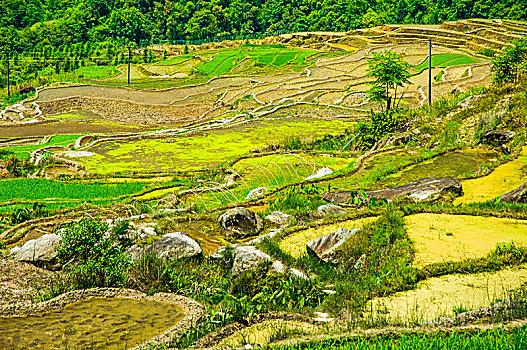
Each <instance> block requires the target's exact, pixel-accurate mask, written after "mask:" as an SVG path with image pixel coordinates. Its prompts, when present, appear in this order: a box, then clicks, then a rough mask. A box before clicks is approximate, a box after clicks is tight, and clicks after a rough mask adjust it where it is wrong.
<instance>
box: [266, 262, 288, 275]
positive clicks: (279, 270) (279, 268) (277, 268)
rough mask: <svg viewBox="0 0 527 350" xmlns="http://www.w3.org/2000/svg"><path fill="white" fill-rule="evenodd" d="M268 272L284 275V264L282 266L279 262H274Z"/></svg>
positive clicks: (285, 268)
mask: <svg viewBox="0 0 527 350" xmlns="http://www.w3.org/2000/svg"><path fill="white" fill-rule="evenodd" d="M269 270H270V271H274V272H276V273H281V274H284V273H286V270H287V267H286V266H285V265H284V264H282V263H281V262H280V261H278V260H275V261H273V263H272V264H271V267H270V268H269Z"/></svg>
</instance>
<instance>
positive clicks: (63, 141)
mask: <svg viewBox="0 0 527 350" xmlns="http://www.w3.org/2000/svg"><path fill="white" fill-rule="evenodd" d="M79 136H80V135H56V136H53V137H52V138H51V140H50V141H49V142H48V143H46V144H43V145H21V146H12V147H5V148H4V149H5V150H8V151H12V152H13V153H14V154H15V155H16V156H17V157H19V158H22V159H25V158H29V156H30V154H31V152H33V151H36V150H38V149H41V148H43V147H47V146H63V147H66V146H68V145H69V144H72V143H74V142H75V140H76V139H77V138H79Z"/></svg>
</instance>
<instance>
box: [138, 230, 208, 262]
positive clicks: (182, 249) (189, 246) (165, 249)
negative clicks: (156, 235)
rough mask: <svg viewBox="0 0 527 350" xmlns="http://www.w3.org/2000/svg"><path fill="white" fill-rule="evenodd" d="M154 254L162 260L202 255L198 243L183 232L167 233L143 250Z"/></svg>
mask: <svg viewBox="0 0 527 350" xmlns="http://www.w3.org/2000/svg"><path fill="white" fill-rule="evenodd" d="M145 251H146V252H151V251H153V252H156V253H157V254H159V256H160V257H163V258H190V257H193V256H196V255H199V254H201V253H202V250H201V247H200V246H199V244H198V242H196V241H195V240H193V239H192V238H190V237H189V236H188V235H187V234H186V233H185V232H172V233H167V234H166V235H164V236H163V237H161V238H160V239H159V240H157V241H155V242H154V243H153V244H152V245H150V246H148V247H147V248H146V249H145Z"/></svg>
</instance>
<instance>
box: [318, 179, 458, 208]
mask: <svg viewBox="0 0 527 350" xmlns="http://www.w3.org/2000/svg"><path fill="white" fill-rule="evenodd" d="M365 194H366V198H362V196H361V195H360V194H358V193H357V192H351V191H345V192H326V193H324V194H323V195H322V199H323V200H326V201H329V202H333V203H342V204H346V203H351V202H352V200H353V198H354V197H355V196H359V198H360V199H361V201H362V202H367V201H369V200H372V199H380V200H386V201H388V202H391V201H393V200H395V199H401V198H409V199H412V200H414V201H416V202H422V201H435V200H438V199H440V198H441V197H443V196H445V195H447V194H452V195H454V196H461V195H462V194H463V187H462V186H461V182H460V181H459V180H456V179H453V178H449V177H427V178H424V179H420V180H417V181H415V182H411V183H409V184H406V185H402V186H398V187H394V188H388V189H383V190H377V191H369V192H365Z"/></svg>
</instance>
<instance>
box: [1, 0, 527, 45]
mask: <svg viewBox="0 0 527 350" xmlns="http://www.w3.org/2000/svg"><path fill="white" fill-rule="evenodd" d="M0 4H1V6H0V43H2V44H3V45H6V44H9V45H12V46H13V47H14V48H16V49H19V50H27V49H35V48H36V49H42V48H45V47H46V46H48V45H50V46H54V47H58V46H60V45H68V44H72V43H80V42H86V41H95V42H99V41H103V40H106V39H108V38H114V39H119V40H120V39H128V40H131V41H135V42H136V43H140V42H141V41H142V40H147V41H148V40H167V39H168V40H196V39H203V38H212V37H224V36H230V35H234V36H239V37H245V36H250V35H255V34H265V35H268V34H276V33H281V32H294V31H306V30H324V31H345V30H350V29H354V28H359V27H370V26H374V25H381V24H384V23H422V24H436V23H442V22H443V21H446V20H455V19H464V18H507V19H527V8H526V6H525V5H524V0H500V1H495V0H439V1H435V0H434V1H432V0H323V1H320V0H197V1H188V0H173V1H171V0H157V1H156V0H1V1H0Z"/></svg>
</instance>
